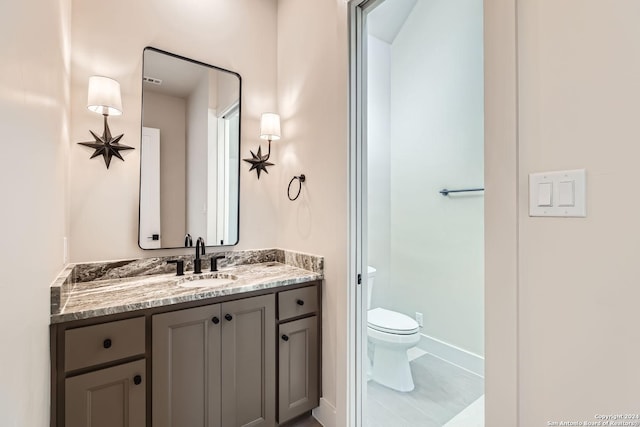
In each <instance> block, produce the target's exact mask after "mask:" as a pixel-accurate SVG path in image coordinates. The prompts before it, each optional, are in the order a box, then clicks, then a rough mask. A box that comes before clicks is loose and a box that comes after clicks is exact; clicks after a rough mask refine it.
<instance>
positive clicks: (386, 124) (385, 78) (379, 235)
mask: <svg viewBox="0 0 640 427" xmlns="http://www.w3.org/2000/svg"><path fill="white" fill-rule="evenodd" d="M367 43H368V44H367V61H368V62H367V118H368V120H367V229H368V231H367V251H368V253H367V258H368V262H369V265H370V266H372V267H374V268H375V269H376V276H375V289H374V290H373V293H372V294H371V304H372V305H371V307H381V306H384V305H385V299H384V298H385V296H386V294H387V293H388V291H385V290H387V289H389V286H390V281H389V277H390V275H391V253H390V252H391V161H390V158H391V45H389V43H387V42H385V41H383V40H380V39H378V38H377V37H375V36H372V35H369V37H368V38H367ZM368 292H371V289H368ZM383 295H385V296H383Z"/></svg>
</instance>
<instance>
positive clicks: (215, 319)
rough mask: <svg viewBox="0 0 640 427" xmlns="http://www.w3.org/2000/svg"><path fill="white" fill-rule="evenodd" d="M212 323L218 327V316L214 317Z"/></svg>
mask: <svg viewBox="0 0 640 427" xmlns="http://www.w3.org/2000/svg"><path fill="white" fill-rule="evenodd" d="M211 321H212V322H213V324H214V325H217V324H218V323H220V319H218V318H217V317H216V316H213V319H211Z"/></svg>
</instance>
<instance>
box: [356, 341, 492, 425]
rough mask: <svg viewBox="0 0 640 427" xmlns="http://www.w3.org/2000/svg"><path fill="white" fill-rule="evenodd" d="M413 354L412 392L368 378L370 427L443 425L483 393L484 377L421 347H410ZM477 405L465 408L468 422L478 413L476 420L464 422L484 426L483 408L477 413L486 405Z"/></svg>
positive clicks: (368, 419)
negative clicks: (471, 409) (413, 386)
mask: <svg viewBox="0 0 640 427" xmlns="http://www.w3.org/2000/svg"><path fill="white" fill-rule="evenodd" d="M412 357H417V358H415V359H414V360H412V361H411V371H412V372H413V381H414V383H415V389H414V390H413V391H412V392H409V393H400V392H397V391H395V390H391V389H389V388H386V387H384V386H382V385H380V384H377V383H375V382H373V381H369V383H368V386H367V403H366V407H365V408H366V409H365V419H366V426H367V427H443V426H444V425H445V424H447V423H448V422H449V421H451V420H452V419H453V418H455V417H456V416H457V415H458V414H460V413H461V412H463V411H464V410H465V409H466V408H467V407H469V406H470V405H471V404H473V403H474V402H476V401H478V400H479V399H480V398H481V397H482V396H483V394H484V379H483V378H481V377H479V376H477V375H475V374H472V373H470V372H468V371H465V370H464V369H461V368H459V367H457V366H455V365H452V364H450V363H447V362H445V361H444V360H442V359H439V358H437V357H434V356H432V355H430V354H428V353H424V352H423V351H421V350H419V349H412V350H410V352H409V358H410V359H411V358H412ZM482 402H483V401H482ZM474 408H476V410H475V411H472V412H469V411H466V412H465V413H466V416H465V417H466V418H465V419H466V422H467V423H468V422H471V421H470V417H471V418H474V417H475V418H476V419H474V420H473V422H474V424H465V425H468V426H469V427H471V426H472V425H473V426H475V425H478V426H479V427H482V425H483V424H484V421H483V418H484V417H483V411H481V412H480V413H478V409H481V410H483V409H484V405H483V404H482V403H476V404H475V406H474ZM478 418H479V419H478ZM454 421H455V420H454ZM452 422H453V421H452ZM478 422H479V424H478ZM453 425H454V424H451V426H453Z"/></svg>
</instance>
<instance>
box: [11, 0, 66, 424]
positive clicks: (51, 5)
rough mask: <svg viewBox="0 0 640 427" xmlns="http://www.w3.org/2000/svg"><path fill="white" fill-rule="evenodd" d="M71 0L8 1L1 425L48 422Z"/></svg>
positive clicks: (59, 258) (63, 197)
mask: <svg viewBox="0 0 640 427" xmlns="http://www.w3.org/2000/svg"><path fill="white" fill-rule="evenodd" d="M69 22H70V9H69V2H68V1H56V2H52V1H49V0H28V1H21V2H3V3H1V4H0V39H2V40H3V43H2V44H1V45H0V57H2V65H0V133H1V134H2V155H0V181H1V182H2V189H3V191H2V200H3V201H2V209H0V235H1V236H2V239H1V241H2V243H1V244H0V259H2V261H1V264H2V267H3V268H2V280H1V281H0V293H1V294H2V301H3V306H2V310H1V311H0V337H2V345H0V363H1V365H2V367H1V368H0V425H2V426H7V427H27V426H29V427H30V426H44V425H48V424H49V397H50V396H49V390H50V389H49V378H50V376H49V311H50V294H49V284H50V283H51V281H52V280H53V278H54V277H55V275H56V274H57V273H58V272H59V271H60V269H61V268H62V266H63V250H62V248H63V244H62V242H63V240H62V238H63V236H64V234H65V229H66V228H67V218H66V210H65V205H66V202H67V200H66V198H67V191H66V185H67V168H66V157H67V153H68V136H67V134H68V123H69V119H68V112H69V104H68V101H69V85H68V78H69V74H68V73H69V33H70V31H69Z"/></svg>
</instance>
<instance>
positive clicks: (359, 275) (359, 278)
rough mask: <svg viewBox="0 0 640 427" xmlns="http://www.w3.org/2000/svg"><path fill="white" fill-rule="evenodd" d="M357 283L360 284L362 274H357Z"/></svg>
mask: <svg viewBox="0 0 640 427" xmlns="http://www.w3.org/2000/svg"><path fill="white" fill-rule="evenodd" d="M358 285H362V274H358Z"/></svg>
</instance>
